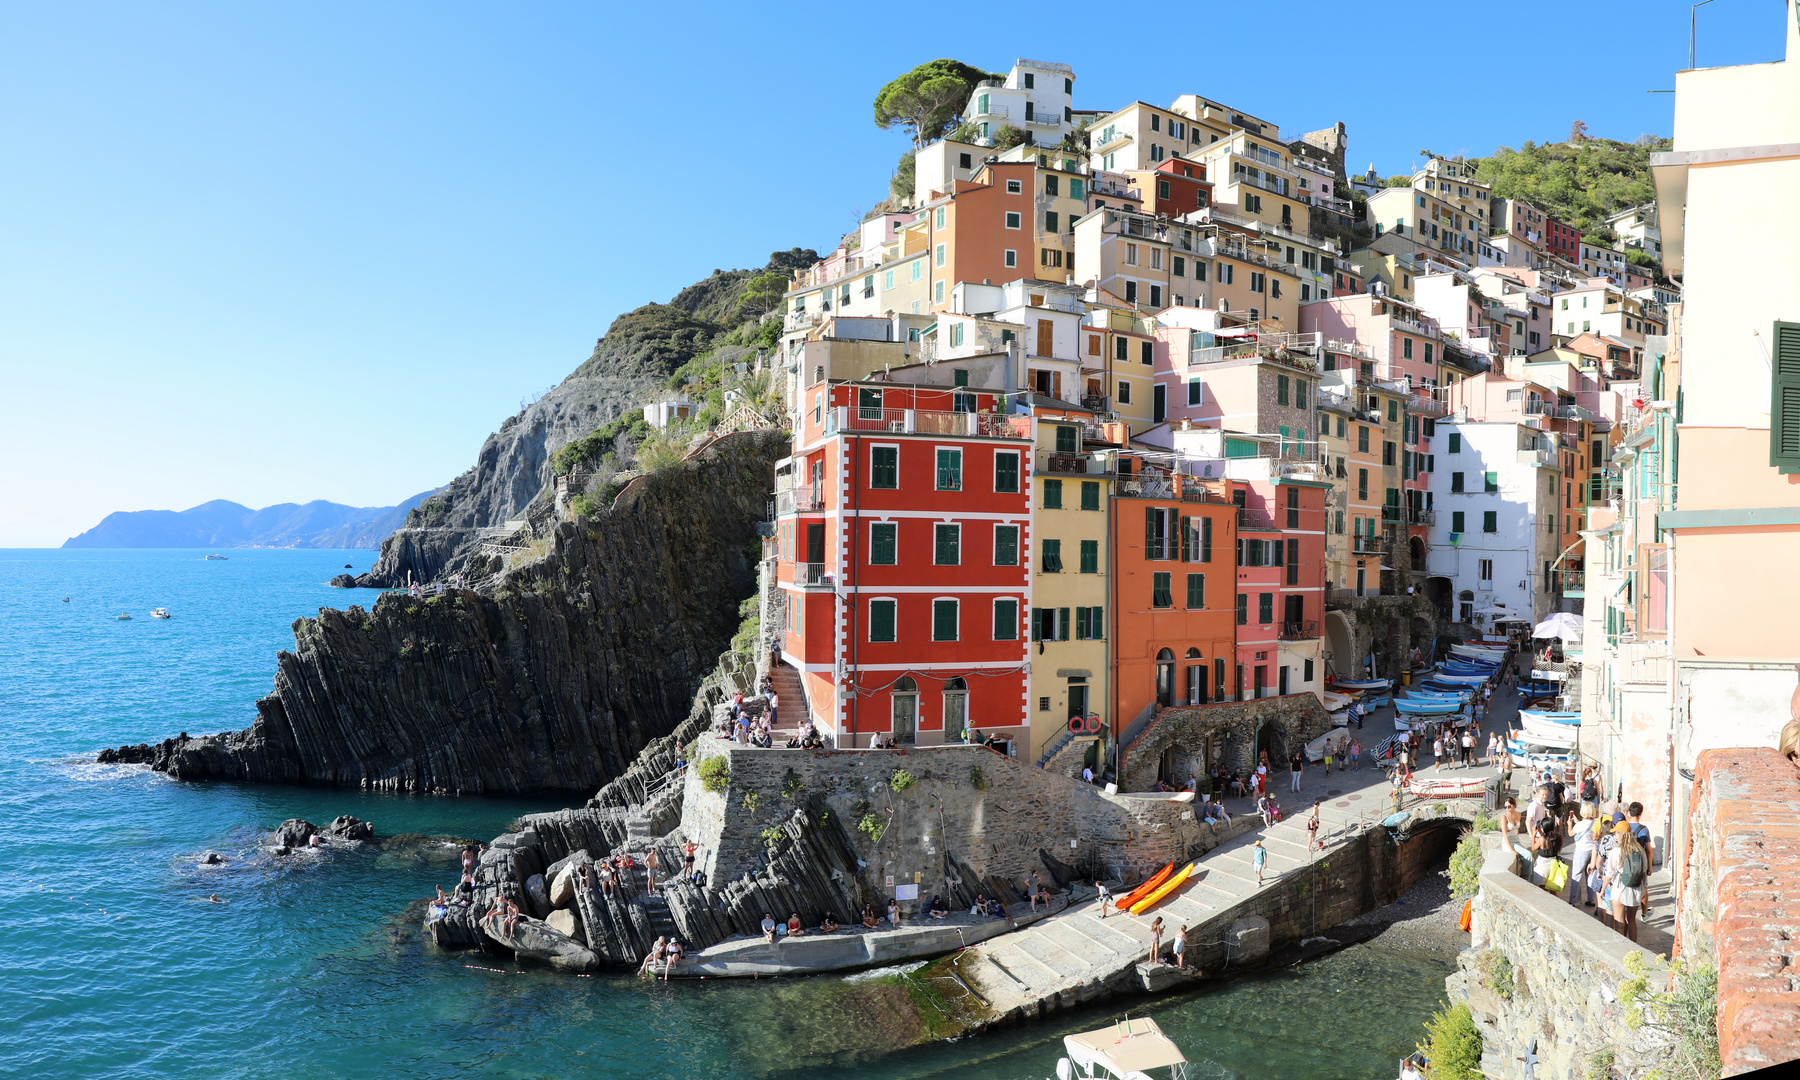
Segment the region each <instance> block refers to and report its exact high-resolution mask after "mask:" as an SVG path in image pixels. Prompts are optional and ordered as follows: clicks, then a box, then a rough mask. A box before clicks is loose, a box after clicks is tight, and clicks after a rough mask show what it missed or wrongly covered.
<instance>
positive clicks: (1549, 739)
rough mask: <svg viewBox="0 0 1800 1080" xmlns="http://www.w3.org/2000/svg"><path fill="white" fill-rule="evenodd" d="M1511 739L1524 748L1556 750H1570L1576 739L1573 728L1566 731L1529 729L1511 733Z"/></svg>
mask: <svg viewBox="0 0 1800 1080" xmlns="http://www.w3.org/2000/svg"><path fill="white" fill-rule="evenodd" d="M1513 737H1514V739H1515V740H1517V741H1519V742H1522V743H1524V744H1525V745H1526V746H1547V747H1550V748H1552V749H1556V750H1567V749H1570V748H1571V747H1573V746H1574V745H1575V741H1576V739H1577V738H1578V736H1577V733H1576V729H1575V728H1569V729H1568V730H1566V731H1539V730H1536V729H1534V728H1530V727H1526V728H1522V729H1520V730H1517V731H1515V732H1513Z"/></svg>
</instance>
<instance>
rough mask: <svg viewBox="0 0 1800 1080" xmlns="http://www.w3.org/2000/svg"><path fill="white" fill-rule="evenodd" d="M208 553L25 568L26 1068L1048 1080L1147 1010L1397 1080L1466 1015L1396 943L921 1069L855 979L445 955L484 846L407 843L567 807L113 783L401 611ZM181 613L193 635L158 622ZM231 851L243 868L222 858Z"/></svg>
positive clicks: (1261, 1059) (1189, 1039)
mask: <svg viewBox="0 0 1800 1080" xmlns="http://www.w3.org/2000/svg"><path fill="white" fill-rule="evenodd" d="M205 554H206V552H202V551H179V550H150V551H91V550H71V551H51V550H43V551H39V550H11V551H0V731H4V733H5V736H6V742H5V748H6V750H7V751H8V752H7V753H6V754H5V756H4V758H0V856H3V857H0V930H3V931H4V934H5V937H4V943H3V944H0V949H3V950H4V951H3V952H0V1061H3V1062H4V1069H5V1071H6V1072H7V1073H9V1074H12V1075H23V1076H35V1077H51V1078H63V1077H71V1078H84V1077H271V1078H273V1077H283V1078H290V1077H340V1076H355V1077H362V1076H367V1077H414V1076H416V1077H427V1076H429V1077H442V1076H447V1075H479V1076H508V1077H512V1076H517V1077H564V1076H567V1077H575V1076H595V1077H606V1078H609V1080H615V1078H616V1080H635V1078H639V1077H642V1078H651V1077H669V1076H674V1077H750V1078H756V1077H806V1078H811V1077H819V1078H824V1077H838V1076H843V1075H846V1070H854V1074H855V1075H856V1076H858V1077H868V1078H872V1080H887V1078H898V1077H918V1076H938V1077H969V1078H980V1080H1022V1078H1033V1080H1039V1078H1043V1077H1048V1076H1051V1075H1053V1070H1054V1068H1055V1063H1056V1059H1057V1057H1058V1056H1060V1054H1061V1036H1062V1035H1063V1034H1066V1033H1068V1032H1071V1031H1079V1030H1085V1029H1088V1028H1092V1027H1097V1026H1100V1025H1102V1024H1104V1023H1107V1022H1108V1021H1109V1020H1110V1019H1112V1018H1113V1017H1115V1016H1118V1015H1121V1014H1122V1013H1123V1012H1124V1011H1125V1007H1126V1006H1129V1007H1130V1011H1131V1013H1132V1014H1133V1015H1151V1016H1154V1017H1156V1019H1157V1020H1158V1022H1159V1023H1161V1024H1162V1025H1163V1026H1164V1028H1165V1030H1167V1031H1168V1032H1169V1033H1170V1034H1171V1035H1172V1036H1174V1038H1175V1039H1176V1040H1177V1041H1178V1042H1180V1043H1181V1045H1182V1046H1183V1047H1184V1048H1185V1049H1186V1050H1187V1053H1188V1056H1189V1058H1190V1059H1191V1060H1192V1061H1193V1062H1194V1063H1195V1068H1194V1075H1195V1076H1198V1077H1206V1078H1210V1077H1257V1078H1269V1080H1276V1078H1294V1080H1321V1078H1328V1077H1387V1076H1392V1075H1393V1074H1394V1069H1395V1062H1396V1060H1397V1059H1398V1058H1399V1057H1400V1056H1401V1055H1402V1054H1404V1053H1405V1052H1406V1051H1407V1050H1409V1049H1410V1048H1411V1046H1412V1043H1413V1041H1414V1040H1415V1039H1416V1038H1417V1037H1418V1034H1419V1030H1420V1025H1421V1024H1422V1023H1423V1021H1424V1019H1425V1018H1426V1017H1427V1016H1428V1015H1429V1013H1430V1011H1431V1010H1432V1008H1433V1007H1434V1006H1435V1005H1436V1004H1437V1002H1438V1001H1439V999H1440V998H1441V997H1442V994H1443V978H1444V975H1445V974H1446V973H1447V970H1448V967H1447V964H1446V963H1445V961H1444V960H1443V959H1441V958H1435V957H1431V956H1422V955H1409V954H1406V953H1402V952H1398V951H1394V950H1388V949H1384V948H1382V947H1380V945H1379V944H1373V945H1364V946H1355V947H1352V948H1351V949H1348V950H1345V951H1344V952H1341V953H1338V954H1336V955H1334V956H1331V957H1328V958H1326V959H1324V960H1321V961H1317V962H1315V963H1312V964H1309V965H1306V966H1304V967H1301V968H1297V969H1293V970H1289V971H1282V972H1275V973H1271V974H1265V975H1262V976H1259V977H1256V978H1253V979H1248V980H1243V981H1239V982H1234V983H1226V984H1221V985H1220V986H1219V987H1218V988H1216V989H1212V990H1209V991H1206V992H1202V993H1198V994H1189V995H1183V996H1180V997H1175V998H1170V999H1148V998H1144V999H1131V1000H1124V1001H1121V1002H1119V1003H1117V1004H1115V1005H1113V1006H1111V1007H1101V1008H1096V1009H1090V1010H1083V1011H1077V1012H1070V1013H1064V1014H1060V1015H1057V1016H1053V1017H1051V1018H1050V1019H1049V1020H1047V1021H1044V1022H1040V1023H1037V1024H1033V1025H1030V1026H1027V1027H1021V1028H1015V1029H1012V1030H1009V1031H1004V1032H1001V1033H998V1034H995V1035H991V1036H985V1037H979V1038H970V1039H963V1040H959V1041H957V1042H954V1043H938V1044H933V1045H928V1046H924V1047H918V1048H912V1049H904V1050H897V1051H896V1050H894V1049H893V1048H892V1047H891V1046H889V1045H888V1040H889V1038H890V1037H891V1036H890V1035H889V1033H888V1032H887V1031H886V1028H885V1026H884V1025H883V1023H882V1022H881V1020H882V1018H880V1017H870V1016H867V1015H860V1014H858V1013H857V1012H856V1011H855V1009H854V1008H853V1006H852V1004H851V1001H852V998H851V997H850V995H848V994H847V993H844V992H843V991H844V989H845V987H846V985H847V984H846V983H844V981H843V980H841V979H838V978H817V979H799V980H773V981H760V982H733V981H717V980H712V981H706V982H686V983H682V982H677V983H673V984H667V985H664V984H649V983H644V982H640V981H638V980H636V979H632V978H624V977H616V976H600V977H593V978H578V977H573V976H567V975H557V974H553V973H550V972H547V971H543V970H537V969H520V968H518V967H517V966H515V965H513V964H510V963H504V962H497V961H495V960H492V959H490V958H485V957H482V956H480V955H479V954H465V953H450V952H443V951H439V950H437V949H436V948H435V947H434V946H432V945H431V944H430V943H429V942H428V941H426V940H424V939H423V938H422V937H421V935H420V934H419V932H418V920H419V917H420V914H421V909H420V902H421V901H422V900H423V899H424V898H425V897H427V896H430V895H432V894H433V888H434V886H437V885H442V886H445V887H448V886H449V885H451V884H452V883H453V882H454V881H455V869H454V866H455V858H456V852H455V849H454V848H453V847H451V846H449V845H433V844H429V843H417V842H407V843H402V844H398V845H396V844H392V843H385V844H384V843H383V842H381V840H380V838H391V837H395V836H398V835H400V834H409V833H411V834H424V835H434V836H458V837H472V838H479V839H484V840H485V839H488V838H491V837H492V836H493V835H495V834H496V833H499V832H501V831H503V830H504V829H505V828H506V826H507V825H508V823H509V822H511V821H512V820H513V819H514V818H516V817H517V816H519V815H520V814H523V813H528V812H533V811H538V810H546V809H553V808H555V805H556V803H551V802H544V801H542V800H536V801H534V800H519V799H505V800H502V799H454V798H444V797H408V796H392V795H372V794H365V793H362V792H358V791H334V790H327V789H317V788H291V787H276V786H258V785H234V784H221V783H186V784H183V783H176V782H174V781H171V780H169V779H168V778H166V777H163V776H160V775H157V774H153V773H151V772H150V771H149V770H147V769H145V768H143V767H139V766H103V765H96V764H93V756H94V754H95V752H96V751H98V750H99V749H101V748H102V747H107V746H118V745H121V744H125V743H137V742H154V741H157V740H160V739H162V738H165V737H168V736H170V735H174V734H176V733H178V732H181V731H187V732H189V733H193V734H200V733H203V732H213V731H223V730H233V729H238V728H242V727H246V726H248V725H249V724H250V722H251V721H252V720H253V719H254V717H255V709H254V703H255V700H256V699H257V698H258V697H260V696H262V695H264V694H266V693H268V692H269V690H270V687H271V681H270V680H271V675H272V673H273V671H274V664H275V653H276V651H277V650H279V649H282V648H290V647H292V641H293V639H292V634H291V631H290V629H289V627H290V626H291V624H292V623H293V621H294V620H295V619H296V618H298V617H300V616H302V615H310V614H313V613H315V612H316V611H317V609H318V608H319V607H321V606H334V607H341V606H345V605H348V604H350V603H363V604H368V603H371V602H372V601H373V599H374V594H373V593H368V592H360V593H358V592H345V591H343V590H339V589H332V588H330V587H329V586H327V585H326V584H325V582H326V581H327V579H329V578H330V577H331V576H332V575H333V574H336V573H341V572H343V570H344V566H345V564H346V563H350V564H352V565H353V567H354V570H356V571H361V570H365V569H367V568H368V567H369V565H370V563H371V562H372V560H373V553H372V552H366V551H360V552H358V551H352V552H344V551H272V550H243V549H232V550H227V551H225V552H223V554H226V555H229V556H230V557H229V558H228V559H226V560H214V561H207V560H205V558H204V556H205ZM65 598H67V599H66V601H65ZM155 607H167V608H168V609H169V610H170V612H171V613H172V615H173V618H171V619H167V620H162V619H152V618H151V617H150V610H151V609H152V608H155ZM121 612H124V613H126V614H129V615H130V616H131V619H130V620H128V621H121V620H119V619H117V616H118V615H119V614H120V613H121ZM338 814H354V815H356V816H357V817H360V818H363V819H365V820H368V821H372V822H373V823H374V824H375V828H376V831H377V836H378V842H377V843H375V844H369V845H363V846H362V847H361V848H359V849H356V850H342V849H340V850H331V851H326V852H306V853H302V854H300V855H296V856H292V857H289V858H286V859H279V860H278V859H275V858H273V857H270V856H269V855H268V854H267V852H266V850H264V845H265V843H266V834H267V832H268V830H270V829H271V828H273V827H274V826H275V825H276V824H278V823H279V822H281V821H282V820H283V819H285V818H289V817H304V818H307V819H309V820H311V821H314V822H319V823H323V822H324V821H326V820H329V819H330V818H332V817H335V816H337V815H338ZM207 851H216V852H218V853H220V854H221V855H224V856H226V857H227V862H225V863H224V864H223V865H222V866H207V865H204V864H202V863H201V862H200V861H199V857H200V856H201V855H202V854H204V853H205V852H207ZM215 894H216V895H217V896H218V898H219V900H220V901H222V902H220V903H213V902H211V901H210V898H211V897H212V896H214V895H215Z"/></svg>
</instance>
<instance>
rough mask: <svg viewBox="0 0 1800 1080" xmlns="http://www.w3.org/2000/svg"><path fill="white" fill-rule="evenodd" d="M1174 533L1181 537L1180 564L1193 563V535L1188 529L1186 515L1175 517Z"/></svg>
mask: <svg viewBox="0 0 1800 1080" xmlns="http://www.w3.org/2000/svg"><path fill="white" fill-rule="evenodd" d="M1175 531H1176V533H1177V534H1178V535H1179V536H1180V537H1181V561H1182V562H1193V561H1194V534H1193V532H1192V531H1190V529H1189V527H1188V518H1187V516H1186V515H1177V516H1176V518H1175Z"/></svg>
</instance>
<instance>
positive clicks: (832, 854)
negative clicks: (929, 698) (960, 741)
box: [426, 700, 1206, 973]
mask: <svg viewBox="0 0 1800 1080" xmlns="http://www.w3.org/2000/svg"><path fill="white" fill-rule="evenodd" d="M708 711H709V706H708V703H707V702H706V701H705V700H702V701H700V702H697V703H696V709H695V714H694V717H693V719H692V720H691V721H690V724H689V725H688V726H686V727H684V730H683V731H682V732H680V733H679V734H678V735H677V736H676V738H678V739H692V742H691V743H690V744H688V745H689V746H691V750H692V753H691V755H690V757H689V762H688V765H687V767H686V769H685V771H684V772H682V773H681V774H680V775H679V776H678V777H674V778H673V779H672V780H671V781H669V782H664V783H660V784H659V783H658V779H659V778H658V777H657V776H656V771H655V770H654V769H649V770H645V771H644V772H641V773H635V774H632V775H628V776H626V777H621V779H620V780H619V781H617V782H615V784H613V785H609V787H608V788H607V789H605V790H603V791H602V792H601V793H600V794H599V795H598V796H596V798H595V799H594V800H593V801H592V802H590V804H589V805H588V806H586V807H582V808H579V809H572V810H563V811H558V812H556V813H554V814H539V815H533V816H531V817H528V818H526V819H524V821H523V823H522V824H523V826H524V828H523V829H522V830H521V831H519V832H517V833H510V834H507V835H504V836H501V837H499V838H498V839H496V840H495V841H494V842H493V844H491V845H490V846H489V848H488V850H487V851H486V852H485V853H484V854H483V856H482V859H481V863H480V866H479V868H478V870H477V873H476V882H475V896H474V899H473V902H472V903H469V904H466V905H450V906H448V907H445V908H442V909H439V910H435V911H433V913H432V914H431V916H430V917H429V918H428V920H427V923H426V928H427V931H428V933H430V934H431V936H432V937H433V939H434V940H436V941H437V942H438V943H439V944H440V945H446V946H463V947H467V946H474V945H486V944H490V943H497V944H499V945H501V946H503V947H505V948H507V949H511V950H512V951H513V952H514V953H515V954H516V955H518V956H520V957H521V958H525V959H531V960H538V961H542V962H546V963H550V964H552V965H554V966H558V967H562V968H572V969H581V970H586V969H589V968H593V967H601V966H631V965H636V964H637V963H638V961H639V960H640V959H641V958H642V957H643V955H644V954H645V953H646V952H647V951H648V949H649V947H650V945H651V944H652V943H653V942H654V940H655V939H656V938H657V937H658V936H662V935H670V934H672V935H675V936H677V937H679V938H680V939H681V940H682V941H684V942H685V943H686V944H687V945H688V946H689V947H690V948H693V949H698V948H705V947H707V946H710V945H713V944H716V943H718V942H721V941H724V940H726V939H728V938H732V937H736V936H751V935H755V934H757V933H758V932H759V931H758V926H759V924H760V922H761V920H762V917H763V915H764V913H772V914H775V915H777V916H778V917H780V918H785V917H786V916H787V915H788V914H789V913H793V912H798V913H799V914H800V916H801V918H802V920H803V921H805V922H806V923H807V924H808V925H816V924H817V922H818V921H819V919H820V917H821V916H822V915H824V914H827V913H830V914H833V915H835V916H836V917H837V919H838V921H839V922H840V923H843V924H845V925H846V926H850V925H854V923H855V916H856V915H857V913H858V912H860V911H861V910H862V907H863V905H864V904H868V905H871V906H873V907H874V908H875V909H876V910H877V911H885V910H886V906H887V903H888V901H889V899H892V898H895V897H897V895H898V891H899V889H898V887H899V886H916V888H917V893H918V898H917V900H913V899H910V898H909V899H907V900H904V901H901V907H902V911H903V914H904V915H905V916H907V917H908V918H909V919H910V918H911V917H914V916H917V915H918V914H920V913H921V912H922V910H923V908H924V906H925V904H926V903H928V902H929V900H930V898H931V897H932V896H933V895H941V896H943V897H944V898H945V901H946V903H947V904H948V905H949V906H951V907H953V908H954V907H963V908H967V907H968V906H969V905H970V904H971V903H972V902H973V901H974V899H975V897H976V895H977V894H986V895H988V896H999V897H1000V898H1002V899H1003V900H1005V901H1008V902H1011V903H1018V902H1020V901H1022V900H1023V899H1024V898H1025V889H1026V886H1027V882H1028V880H1029V878H1030V875H1031V874H1032V873H1034V872H1035V873H1038V874H1040V875H1041V876H1042V878H1043V879H1044V881H1045V882H1046V883H1048V884H1050V885H1051V886H1052V887H1053V888H1063V887H1066V886H1067V885H1069V884H1070V883H1071V882H1073V881H1075V880H1077V879H1081V880H1087V879H1092V878H1096V877H1111V878H1119V877H1122V876H1125V875H1127V874H1129V875H1132V876H1139V875H1142V874H1143V873H1144V872H1146V871H1147V870H1148V869H1153V868H1155V867H1156V866H1160V865H1162V864H1163V863H1166V862H1170V861H1173V860H1175V859H1178V858H1184V857H1186V855H1187V853H1188V852H1190V851H1195V850H1198V849H1199V848H1200V847H1202V846H1204V843H1205V841H1204V839H1203V835H1204V834H1205V832H1206V830H1205V829H1204V827H1202V826H1200V825H1199V823H1198V822H1197V821H1196V820H1195V819H1194V817H1193V811H1192V808H1191V807H1189V806H1186V805H1184V804H1181V803H1175V802H1169V801H1164V800H1145V799H1131V798H1126V797H1115V796H1108V795H1106V794H1105V793H1104V792H1102V791H1100V790H1099V789H1097V788H1095V787H1092V786H1091V785H1086V784H1081V783H1079V782H1078V781H1074V780H1071V779H1070V778H1068V777H1063V776H1056V775H1053V774H1050V773H1047V772H1044V771H1043V770H1040V769H1036V768H1032V767H1029V766H1022V765H1020V764H1019V763H1018V762H1016V761H1013V760H1010V759H1007V758H1004V757H1001V756H1000V755H998V754H995V753H993V752H991V751H989V750H986V749H983V748H981V747H969V746H943V747H926V748H918V749H914V750H912V751H879V750H876V751H871V750H838V751H830V750H827V751H808V750H783V749H772V750H760V749H756V748H751V747H742V746H738V745H736V744H733V743H726V742H721V741H719V740H717V739H715V738H714V737H713V736H712V735H711V734H710V733H708V731H707V726H706V725H705V724H704V723H702V722H701V721H702V719H703V717H704V714H705V713H707V712H708ZM666 752H667V748H666V747H653V748H651V753H650V754H647V755H646V757H647V758H648V757H653V756H655V755H657V754H661V753H666ZM663 775H666V774H663ZM647 776H649V777H650V780H649V781H648V782H646V777H647ZM663 825H667V828H666V829H665V830H664V831H661V832H652V830H653V829H655V828H657V827H660V826H663ZM690 846H691V849H692V851H693V854H694V856H695V858H694V863H693V869H692V871H691V873H688V874H686V875H685V876H684V875H683V873H682V872H683V871H684V869H685V865H686V864H685V858H686V855H687V854H688V852H689V850H690ZM652 850H654V851H655V852H656V854H657V861H658V863H659V864H660V865H661V866H662V868H663V873H662V875H661V877H662V878H663V879H664V880H661V881H660V882H659V887H658V895H656V896H651V895H649V892H648V889H647V887H646V885H647V883H646V881H645V878H644V874H643V871H642V869H641V868H642V866H643V864H644V862H645V861H646V856H647V853H648V852H650V851H652ZM625 854H629V855H630V856H631V857H632V859H633V860H634V862H635V863H636V864H637V866H638V867H639V869H637V870H636V871H634V872H632V873H628V874H626V875H624V878H623V879H622V880H621V881H620V882H619V884H618V886H617V887H616V888H614V889H612V890H607V889H604V888H602V887H600V885H599V881H598V876H597V875H596V874H595V873H594V872H593V871H592V869H591V867H592V865H593V863H594V861H595V860H596V859H601V858H606V857H609V856H615V855H625ZM583 866H588V867H590V870H589V872H588V873H587V874H586V875H585V877H584V875H583V873H582V870H581V868H582V867H583ZM910 891H911V890H910V889H909V892H910ZM509 900H510V901H513V902H515V903H517V904H518V905H519V907H520V909H521V912H522V913H523V914H524V916H526V917H525V918H522V919H521V920H519V921H518V923H517V926H518V927H523V928H524V930H523V931H519V930H516V929H515V930H514V931H512V932H508V931H507V930H506V928H505V925H504V923H503V922H501V921H499V920H497V919H495V918H494V917H493V912H494V911H495V910H496V909H497V908H499V907H502V906H503V905H504V904H505V902H506V901H509ZM678 973H679V972H678Z"/></svg>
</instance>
